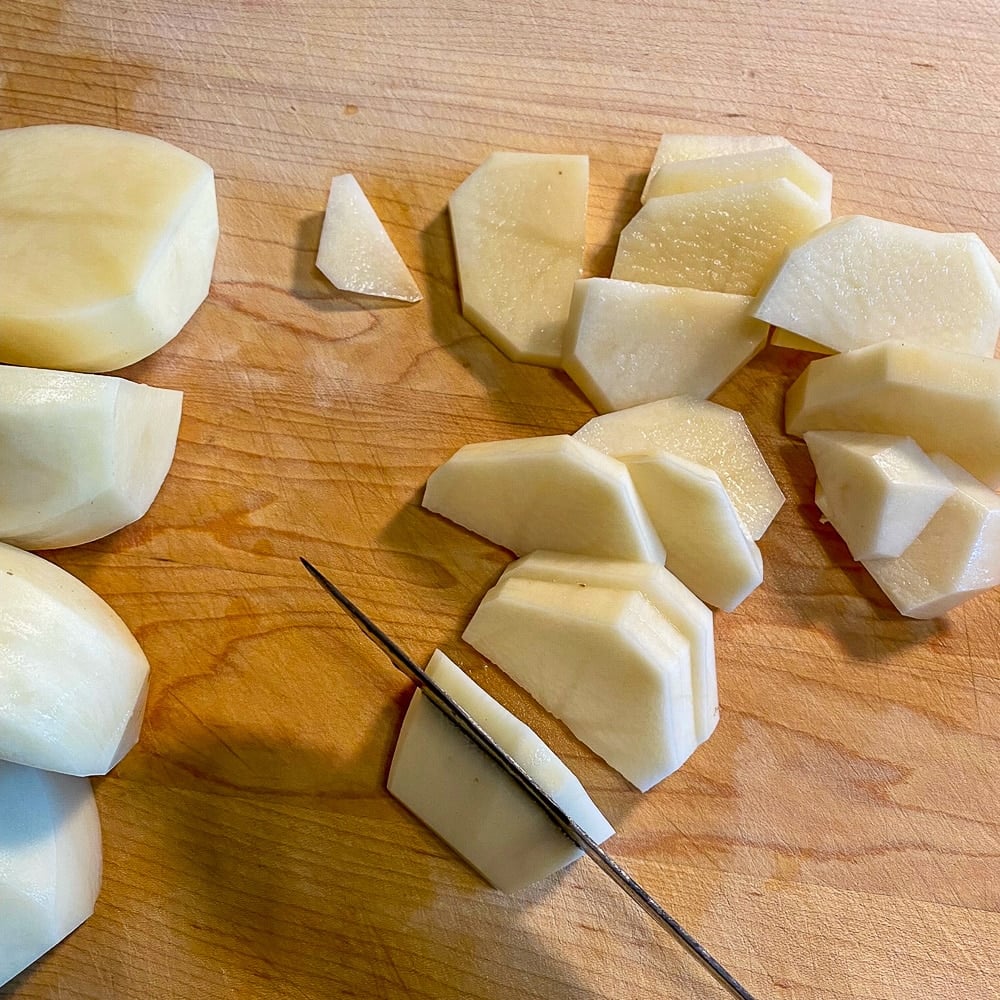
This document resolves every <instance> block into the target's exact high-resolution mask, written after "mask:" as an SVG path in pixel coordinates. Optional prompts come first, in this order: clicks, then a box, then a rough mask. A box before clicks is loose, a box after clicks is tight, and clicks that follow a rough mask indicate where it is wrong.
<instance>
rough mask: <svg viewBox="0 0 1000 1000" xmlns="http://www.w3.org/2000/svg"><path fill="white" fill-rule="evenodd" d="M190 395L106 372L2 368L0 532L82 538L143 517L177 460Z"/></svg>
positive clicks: (49, 541) (37, 541)
mask: <svg viewBox="0 0 1000 1000" xmlns="http://www.w3.org/2000/svg"><path fill="white" fill-rule="evenodd" d="M182 398H183V396H182V394H181V393H180V392H176V391H175V390H173V389H156V388H153V387H152V386H148V385H139V384H137V383H135V382H127V381H126V380H125V379H121V378H114V377H109V376H106V375H79V374H76V373H72V372H54V371H48V370H46V369H41V368H15V367H4V368H0V482H3V484H4V488H3V491H2V492H0V539H3V540H4V541H6V542H10V543H12V544H14V545H19V546H20V547H21V548H26V549H42V548H45V549H52V548H59V547H60V546H64V545H79V544H81V543H83V542H89V541H93V540H94V539H95V538H102V537H103V536H104V535H107V534H109V533H110V532H112V531H117V530H118V529H119V528H122V527H124V526H125V525H126V524H131V523H132V522H133V521H136V520H138V519H139V518H140V517H142V516H143V514H145V513H146V511H147V510H149V506H150V504H152V502H153V500H154V498H155V497H156V494H157V493H158V492H159V489H160V486H161V485H162V484H163V480H164V479H165V477H166V475H167V471H168V470H169V468H170V463H171V461H172V460H173V457H174V448H175V446H176V444H177V429H178V426H179V424H180V419H181V401H182Z"/></svg>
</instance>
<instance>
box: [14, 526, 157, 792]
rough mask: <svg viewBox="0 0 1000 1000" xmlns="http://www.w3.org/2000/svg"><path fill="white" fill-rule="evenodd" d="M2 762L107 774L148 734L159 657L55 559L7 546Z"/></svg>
mask: <svg viewBox="0 0 1000 1000" xmlns="http://www.w3.org/2000/svg"><path fill="white" fill-rule="evenodd" d="M0 579H2V580H3V595H4V596H3V615H2V618H0V759H3V760H11V761H15V762H16V763H19V764H27V765H29V766H31V767H40V768H44V769H45V770H48V771H60V772H63V773H65V774H76V775H88V774H105V773H106V772H107V771H109V770H111V768H112V767H114V766H115V764H117V763H118V761H120V760H121V759H122V757H124V756H125V754H126V753H127V752H128V751H129V750H130V749H131V748H132V746H133V745H134V744H135V742H136V740H137V739H138V737H139V729H140V726H141V725H142V714H143V709H144V708H145V704H146V687H147V683H148V677H149V664H148V663H147V661H146V657H145V656H144V655H143V653H142V650H141V649H140V648H139V644H138V643H137V642H136V641H135V639H134V638H133V637H132V633H131V632H129V630H128V628H127V627H126V626H125V623H124V622H123V621H122V620H121V619H120V618H119V617H118V615H116V614H115V613H114V611H112V610H111V608H110V607H108V605H107V604H105V602H104V601H103V600H101V598H100V597H98V596H97V594H95V593H94V592H93V591H92V590H91V589H90V588H89V587H87V586H86V585H85V584H83V583H81V582H80V581H79V580H77V579H76V578H75V577H72V576H70V575H69V573H66V572H65V571H64V570H61V569H60V568H59V567H58V566H56V565H54V564H53V563H50V562H47V561H46V560H45V559H42V558H41V557H40V556H36V555H33V554H32V553H30V552H22V551H21V550H20V549H15V548H13V547H11V546H9V545H3V544H0Z"/></svg>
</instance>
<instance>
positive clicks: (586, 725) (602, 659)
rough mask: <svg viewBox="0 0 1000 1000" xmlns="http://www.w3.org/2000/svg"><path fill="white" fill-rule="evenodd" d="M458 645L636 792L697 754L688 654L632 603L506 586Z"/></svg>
mask: <svg viewBox="0 0 1000 1000" xmlns="http://www.w3.org/2000/svg"><path fill="white" fill-rule="evenodd" d="M463 638H464V639H465V640H466V642H468V643H469V644H470V645H472V646H473V647H474V648H475V649H477V650H479V652H480V653H482V654H483V655H484V656H486V657H488V658H489V659H491V660H492V661H493V662H494V663H495V664H496V665H497V666H498V667H500V668H501V669H502V670H503V671H504V672H505V673H507V674H509V675H510V676H511V677H512V678H513V679H514V680H515V681H516V682H517V683H518V684H520V685H521V686H522V687H523V688H525V689H526V690H527V691H528V692H529V693H530V694H531V695H533V696H534V697H535V698H536V699H537V700H538V702H539V703H540V704H541V705H542V707H543V708H545V709H547V710H548V711H550V712H552V714H553V715H555V716H556V717H558V718H560V719H562V721H563V722H565V723H566V725H567V726H569V728H570V729H571V730H572V731H573V732H574V733H575V734H576V736H577V737H579V739H581V740H582V741H583V742H584V743H586V744H587V746H589V747H590V748H591V750H593V751H594V752H595V753H597V754H599V755H600V756H601V757H603V758H604V759H605V760H606V761H607V762H608V763H609V764H610V765H611V766H612V767H613V768H615V770H617V771H619V772H620V773H621V774H622V775H624V776H625V777H626V778H627V779H628V780H629V781H630V782H632V784H633V785H635V786H636V788H638V789H639V790H640V791H646V790H647V789H649V788H651V787H652V786H653V785H655V784H656V783H657V782H659V781H661V780H662V779H663V778H665V777H666V776H667V775H668V774H670V773H671V772H673V771H675V770H676V769H677V768H678V767H680V766H681V764H683V763H684V761H685V760H687V758H688V757H689V756H690V755H691V753H692V752H693V751H694V750H695V748H696V747H697V745H698V743H697V738H696V736H695V729H694V704H693V699H692V692H691V649H690V646H689V644H688V641H687V639H685V638H684V637H683V636H682V635H681V634H680V633H679V632H678V631H677V629H675V628H674V627H673V626H672V625H670V624H669V623H668V622H667V621H665V620H664V618H663V616H662V615H660V614H659V612H657V611H656V609H655V608H653V606H652V605H651V604H650V603H649V602H648V601H647V600H646V599H645V598H644V597H643V596H642V595H641V594H639V593H636V592H629V591H623V590H615V589H608V588H603V587H579V586H577V585H575V584H568V583H549V582H548V581H546V580H532V579H523V578H520V577H516V576H512V577H507V578H506V579H504V580H503V581H502V582H501V583H499V584H498V585H497V586H496V587H494V588H493V589H492V590H490V591H489V593H487V595H486V597H485V598H483V601H482V603H481V604H480V605H479V607H478V609H477V610H476V613H475V614H474V615H473V617H472V620H471V621H470V622H469V625H468V627H467V628H466V630H465V632H464V633H463Z"/></svg>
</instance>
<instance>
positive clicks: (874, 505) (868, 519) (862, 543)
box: [805, 431, 955, 560]
mask: <svg viewBox="0 0 1000 1000" xmlns="http://www.w3.org/2000/svg"><path fill="white" fill-rule="evenodd" d="M805 439H806V445H807V446H808V447H809V455H810V457H811V458H812V460H813V465H814V466H815V467H816V505H817V506H818V507H819V509H820V510H821V511H822V512H823V514H824V515H825V516H826V517H827V518H828V519H829V521H830V523H831V524H832V525H833V526H834V528H836V529H837V534H839V535H840V537H841V538H843V539H844V541H845V542H846V543H847V547H848V548H849V549H850V550H851V555H852V556H853V557H854V558H855V559H858V560H860V559H887V558H890V557H893V556H899V555H902V554H903V552H904V551H905V550H906V549H908V548H909V547H910V545H912V544H913V542H914V541H915V540H916V538H917V536H918V535H919V534H920V533H921V532H922V531H923V530H924V528H925V527H927V522H928V521H930V519H931V518H932V517H933V516H934V515H935V514H936V513H937V512H938V510H940V508H941V505H942V504H943V503H944V502H945V500H947V499H948V497H949V496H951V494H952V493H954V492H955V487H954V486H953V485H952V483H951V482H950V480H949V479H948V478H947V476H945V475H944V473H943V472H941V470H940V469H939V468H938V467H937V466H936V465H935V464H934V463H933V462H932V461H931V460H930V459H929V458H928V457H927V456H926V455H925V454H924V453H923V451H921V450H920V447H919V445H918V444H917V443H916V442H915V441H914V440H913V439H912V438H906V437H895V436H893V435H889V434H865V433H861V432H857V431H806V433H805Z"/></svg>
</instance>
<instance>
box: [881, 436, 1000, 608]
mask: <svg viewBox="0 0 1000 1000" xmlns="http://www.w3.org/2000/svg"><path fill="white" fill-rule="evenodd" d="M930 457H931V460H932V461H933V462H934V463H935V464H936V465H937V467H938V468H939V469H940V470H941V472H942V473H944V475H945V476H946V477H947V478H948V479H949V480H950V481H951V483H952V485H953V486H954V487H955V491H954V492H953V493H952V494H951V496H949V497H948V499H947V500H945V502H944V503H943V504H942V505H941V508H940V510H938V512H937V513H936V514H935V515H934V517H933V518H932V519H931V521H930V523H929V524H928V525H927V527H926V528H924V530H923V531H922V532H921V533H920V535H919V537H918V538H917V540H916V541H915V542H914V543H913V544H912V545H911V546H910V547H909V548H908V549H907V550H906V551H905V552H904V553H903V554H902V555H901V556H897V557H896V558H895V559H864V560H862V565H863V566H864V567H865V569H867V570H868V572H869V573H871V575H872V576H873V577H874V578H875V582H876V583H877V584H878V585H879V586H880V587H881V588H882V590H883V591H884V592H885V594H886V596H887V597H888V598H889V600H890V601H892V603H893V604H894V605H895V606H896V609H897V610H898V611H899V612H900V614H903V615H906V616H907V617H909V618H937V617H938V616H940V615H943V614H947V613H948V612H949V611H950V610H951V609H952V608H954V607H957V606H958V605H959V604H961V603H963V602H964V601H967V600H969V599H970V598H972V597H975V596H977V595H978V594H981V593H983V592H984V591H987V590H990V589H991V588H993V587H995V586H997V585H998V584H1000V496H997V494H996V493H994V492H993V490H991V489H989V487H987V486H985V485H984V484H983V483H981V482H979V481H978V480H977V479H975V478H974V477H973V476H970V475H969V474H968V472H966V471H965V470H964V469H963V468H962V467H961V466H959V465H956V464H955V463H954V462H953V461H952V460H951V459H950V458H947V457H946V456H944V455H931V456H930Z"/></svg>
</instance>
